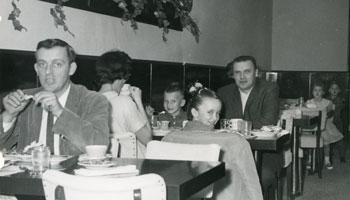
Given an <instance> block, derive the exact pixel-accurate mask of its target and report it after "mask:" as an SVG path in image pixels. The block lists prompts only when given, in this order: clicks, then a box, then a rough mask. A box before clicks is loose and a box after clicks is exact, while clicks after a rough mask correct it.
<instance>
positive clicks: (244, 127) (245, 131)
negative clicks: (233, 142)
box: [238, 120, 252, 136]
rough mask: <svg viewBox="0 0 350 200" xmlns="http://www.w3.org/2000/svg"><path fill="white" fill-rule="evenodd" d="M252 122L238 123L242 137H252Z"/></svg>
mask: <svg viewBox="0 0 350 200" xmlns="http://www.w3.org/2000/svg"><path fill="white" fill-rule="evenodd" d="M251 130H252V122H251V121H245V120H244V121H240V122H238V131H239V132H240V133H241V134H242V135H248V136H249V135H251Z"/></svg>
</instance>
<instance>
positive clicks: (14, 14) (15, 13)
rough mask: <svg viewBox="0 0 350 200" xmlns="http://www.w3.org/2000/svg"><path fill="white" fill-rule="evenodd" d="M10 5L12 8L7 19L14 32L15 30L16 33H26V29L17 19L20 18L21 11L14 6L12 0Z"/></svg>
mask: <svg viewBox="0 0 350 200" xmlns="http://www.w3.org/2000/svg"><path fill="white" fill-rule="evenodd" d="M17 1H19V0H17ZM11 4H12V7H13V10H12V12H11V13H10V14H9V17H8V18H7V19H8V20H11V21H12V24H13V27H14V29H15V30H17V31H22V30H25V31H28V30H27V28H26V27H24V26H22V25H21V22H20V21H19V20H18V19H17V18H18V17H19V16H20V14H21V10H20V9H19V8H18V7H17V5H16V3H15V1H14V0H12V3H11Z"/></svg>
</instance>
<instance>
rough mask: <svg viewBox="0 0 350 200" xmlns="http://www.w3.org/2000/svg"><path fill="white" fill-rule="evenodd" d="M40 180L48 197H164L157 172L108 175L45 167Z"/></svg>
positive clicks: (52, 199) (160, 199)
mask: <svg viewBox="0 0 350 200" xmlns="http://www.w3.org/2000/svg"><path fill="white" fill-rule="evenodd" d="M42 181H43V186H44V191H45V198H46V199H47V200H77V199H84V200H96V199H103V200H115V199H123V200H166V185H165V182H164V180H163V178H162V177H161V176H159V175H157V174H145V175H140V176H133V177H127V178H107V177H84V176H75V175H71V174H66V173H64V172H60V171H56V170H48V171H46V172H45V173H44V174H43V176H42Z"/></svg>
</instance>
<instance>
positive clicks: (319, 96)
mask: <svg viewBox="0 0 350 200" xmlns="http://www.w3.org/2000/svg"><path fill="white" fill-rule="evenodd" d="M312 95H313V96H314V98H313V99H310V100H308V101H307V102H306V104H307V105H308V104H311V105H315V106H316V107H325V108H327V112H328V113H327V120H326V128H325V130H323V131H322V132H321V137H322V139H323V142H324V155H325V165H326V167H327V169H329V170H330V169H333V165H332V163H331V162H330V159H329V154H330V148H329V145H330V144H331V143H334V142H337V141H339V140H341V139H342V138H343V135H342V134H341V133H340V132H339V130H338V129H337V128H336V127H335V125H334V124H333V119H332V118H328V117H330V113H333V112H334V105H333V103H332V102H331V101H330V100H328V99H325V98H323V95H324V85H323V84H322V83H315V84H314V86H313V90H312ZM310 159H311V158H310V156H309V161H310Z"/></svg>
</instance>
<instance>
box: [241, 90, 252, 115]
mask: <svg viewBox="0 0 350 200" xmlns="http://www.w3.org/2000/svg"><path fill="white" fill-rule="evenodd" d="M238 90H239V93H240V94H241V101H242V113H244V109H245V105H246V104H247V100H248V98H249V95H250V92H251V91H252V90H253V87H252V88H250V90H249V91H248V93H247V94H246V93H244V92H242V91H241V90H240V89H238Z"/></svg>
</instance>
